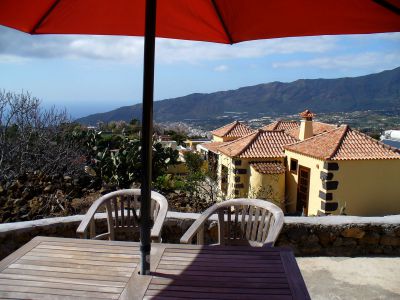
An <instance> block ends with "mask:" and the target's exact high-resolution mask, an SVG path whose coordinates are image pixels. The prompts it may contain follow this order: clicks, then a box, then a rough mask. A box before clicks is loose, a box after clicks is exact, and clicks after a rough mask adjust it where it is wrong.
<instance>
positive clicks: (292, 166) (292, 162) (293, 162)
mask: <svg viewBox="0 0 400 300" xmlns="http://www.w3.org/2000/svg"><path fill="white" fill-rule="evenodd" d="M290 172H292V173H293V174H297V159H293V158H291V159H290Z"/></svg>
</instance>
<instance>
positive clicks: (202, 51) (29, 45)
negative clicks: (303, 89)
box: [0, 26, 338, 64]
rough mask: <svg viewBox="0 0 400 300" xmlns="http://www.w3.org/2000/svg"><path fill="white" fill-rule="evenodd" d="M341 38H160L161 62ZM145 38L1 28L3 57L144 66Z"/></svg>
mask: <svg viewBox="0 0 400 300" xmlns="http://www.w3.org/2000/svg"><path fill="white" fill-rule="evenodd" d="M337 39H338V38H337V37H333V36H320V37H302V38H285V39H272V40H259V41H252V42H244V43H239V44H235V45H233V46H231V45H224V44H215V43H205V42H193V41H181V40H171V39H158V40H157V43H156V46H157V48H156V59H157V62H160V63H165V64H170V63H177V62H184V63H193V64H197V63H200V62H203V61H212V60H223V59H237V58H258V57H264V56H268V55H273V54H292V53H324V52H327V51H330V50H333V49H335V47H336V42H337ZM142 53H143V38H138V37H121V36H119V37H114V36H85V35H64V36H63V35H49V36H46V35H39V36H30V35H28V34H24V33H21V32H18V31H15V30H11V29H8V28H5V27H1V26H0V54H2V55H14V56H20V57H24V58H68V59H79V58H86V59H102V60H112V61H121V62H124V63H126V62H128V63H140V62H141V61H142Z"/></svg>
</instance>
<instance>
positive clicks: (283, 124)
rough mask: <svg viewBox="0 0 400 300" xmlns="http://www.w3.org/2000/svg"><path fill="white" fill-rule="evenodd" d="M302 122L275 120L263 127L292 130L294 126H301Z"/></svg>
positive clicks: (265, 128)
mask: <svg viewBox="0 0 400 300" xmlns="http://www.w3.org/2000/svg"><path fill="white" fill-rule="evenodd" d="M299 126H300V124H299V122H296V121H282V120H279V121H275V122H273V123H271V124H268V125H265V126H264V127H261V129H263V130H285V131H286V130H290V129H293V128H297V127H299Z"/></svg>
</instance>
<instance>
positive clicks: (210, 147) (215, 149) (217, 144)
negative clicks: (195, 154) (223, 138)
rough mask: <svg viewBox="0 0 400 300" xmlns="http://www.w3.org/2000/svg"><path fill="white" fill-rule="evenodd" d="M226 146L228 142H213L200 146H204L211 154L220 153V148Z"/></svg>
mask: <svg viewBox="0 0 400 300" xmlns="http://www.w3.org/2000/svg"><path fill="white" fill-rule="evenodd" d="M224 144H226V142H211V143H204V144H200V146H203V147H204V148H206V149H208V150H209V151H211V152H214V153H218V148H219V147H220V146H222V145H224Z"/></svg>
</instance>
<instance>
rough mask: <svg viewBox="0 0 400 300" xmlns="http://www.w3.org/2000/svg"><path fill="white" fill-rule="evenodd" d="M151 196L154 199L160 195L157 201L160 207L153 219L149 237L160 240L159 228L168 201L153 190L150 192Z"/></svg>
mask: <svg viewBox="0 0 400 300" xmlns="http://www.w3.org/2000/svg"><path fill="white" fill-rule="evenodd" d="M151 194H152V195H151V197H152V198H153V199H156V198H157V197H162V199H161V200H160V201H158V203H159V204H160V209H159V211H158V215H157V218H156V219H155V220H154V224H153V228H152V229H151V233H150V236H151V239H152V240H153V241H154V242H160V241H161V230H162V227H163V225H164V221H165V218H166V217H167V212H168V202H167V199H165V198H164V196H161V195H157V194H156V193H155V192H151Z"/></svg>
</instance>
